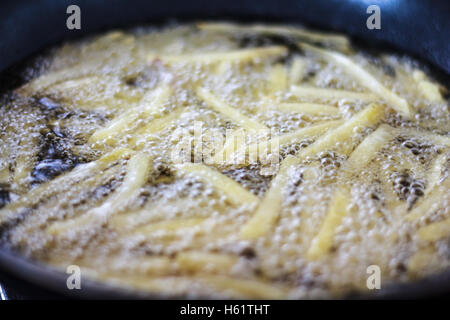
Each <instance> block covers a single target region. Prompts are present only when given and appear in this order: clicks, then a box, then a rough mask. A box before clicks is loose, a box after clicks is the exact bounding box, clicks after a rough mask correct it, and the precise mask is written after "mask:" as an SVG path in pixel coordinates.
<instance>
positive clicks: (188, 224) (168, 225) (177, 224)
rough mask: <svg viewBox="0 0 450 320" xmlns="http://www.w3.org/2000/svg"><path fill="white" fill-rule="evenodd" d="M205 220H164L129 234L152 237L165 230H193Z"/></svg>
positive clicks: (141, 227)
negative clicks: (156, 232) (155, 233)
mask: <svg viewBox="0 0 450 320" xmlns="http://www.w3.org/2000/svg"><path fill="white" fill-rule="evenodd" d="M205 220H206V219H205V218H186V219H176V220H164V221H160V222H154V223H149V224H146V225H143V226H140V227H138V228H136V229H135V230H132V231H130V233H129V234H133V235H136V234H140V235H144V236H151V234H152V233H154V232H155V231H159V230H163V231H165V232H172V233H173V232H176V231H178V230H182V229H185V228H193V227H196V226H199V225H201V224H202V223H203V222H205Z"/></svg>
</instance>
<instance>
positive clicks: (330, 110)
mask: <svg viewBox="0 0 450 320" xmlns="http://www.w3.org/2000/svg"><path fill="white" fill-rule="evenodd" d="M275 108H276V109H278V110H281V111H284V112H296V113H304V114H311V115H337V114H339V109H338V108H336V107H333V106H329V105H326V104H319V103H280V104H278V105H276V106H275Z"/></svg>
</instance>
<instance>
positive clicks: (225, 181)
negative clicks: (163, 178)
mask: <svg viewBox="0 0 450 320" xmlns="http://www.w3.org/2000/svg"><path fill="white" fill-rule="evenodd" d="M176 168H177V169H178V170H180V171H181V172H184V173H191V174H193V175H195V176H196V177H198V178H199V179H201V180H202V181H203V182H205V183H207V184H211V185H212V186H213V187H214V188H215V189H217V190H218V191H220V193H221V194H225V195H226V196H227V198H228V200H229V201H230V202H231V203H233V204H235V205H245V204H253V203H256V202H258V197H257V196H255V195H254V194H253V193H251V192H250V191H248V190H247V189H245V188H244V187H242V186H241V185H240V184H239V183H237V182H236V181H234V180H233V179H231V178H228V177H227V176H226V175H224V174H222V173H220V172H219V171H217V170H215V169H212V168H210V167H208V166H206V165H204V164H200V163H184V164H181V165H177V166H176Z"/></svg>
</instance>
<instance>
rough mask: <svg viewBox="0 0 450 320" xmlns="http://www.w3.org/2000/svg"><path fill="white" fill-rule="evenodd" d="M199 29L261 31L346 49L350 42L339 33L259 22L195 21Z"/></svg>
mask: <svg viewBox="0 0 450 320" xmlns="http://www.w3.org/2000/svg"><path fill="white" fill-rule="evenodd" d="M197 27H198V28H199V29H200V30H206V31H213V32H233V33H234V32H242V33H261V34H269V35H279V34H282V35H285V36H291V37H298V38H301V39H304V40H306V41H310V42H313V43H323V44H328V45H331V46H333V47H334V48H336V49H340V50H345V51H346V50H348V49H349V47H350V42H349V40H348V38H347V37H345V36H343V35H339V34H329V33H327V34H325V33H322V32H314V31H307V30H305V29H302V28H298V27H283V26H276V25H275V26H267V25H261V24H253V25H242V24H234V23H226V22H225V23H211V22H210V23H208V22H202V23H197Z"/></svg>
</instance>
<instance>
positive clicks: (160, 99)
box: [89, 86, 172, 145]
mask: <svg viewBox="0 0 450 320" xmlns="http://www.w3.org/2000/svg"><path fill="white" fill-rule="evenodd" d="M171 93H172V90H171V88H170V87H168V86H160V87H158V88H156V89H155V90H154V91H152V92H150V93H149V94H147V95H146V96H144V98H142V101H141V103H140V104H139V106H138V107H136V108H133V109H131V110H128V111H127V112H125V113H124V114H121V115H119V116H118V117H117V118H115V119H113V120H112V121H111V122H109V123H108V125H107V126H106V127H105V128H102V129H100V130H97V131H96V132H94V134H93V135H92V136H91V137H90V138H89V142H90V143H96V142H105V143H107V144H109V145H113V144H114V143H115V142H116V141H117V136H119V135H121V134H124V132H126V131H127V130H129V129H130V127H132V126H133V125H134V124H135V122H136V121H137V120H139V119H141V118H146V117H149V116H151V115H152V114H154V113H158V112H160V109H161V104H163V103H165V101H166V100H168V99H169V97H170V95H171Z"/></svg>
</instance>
